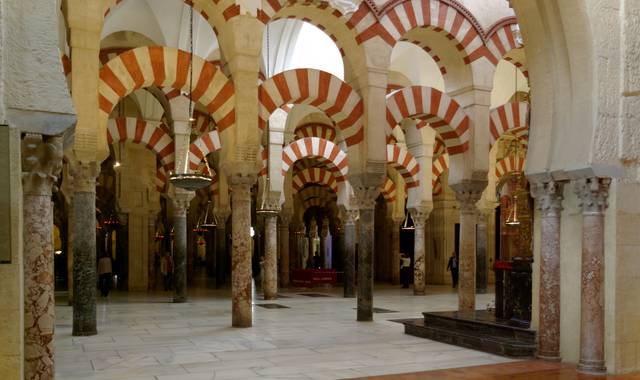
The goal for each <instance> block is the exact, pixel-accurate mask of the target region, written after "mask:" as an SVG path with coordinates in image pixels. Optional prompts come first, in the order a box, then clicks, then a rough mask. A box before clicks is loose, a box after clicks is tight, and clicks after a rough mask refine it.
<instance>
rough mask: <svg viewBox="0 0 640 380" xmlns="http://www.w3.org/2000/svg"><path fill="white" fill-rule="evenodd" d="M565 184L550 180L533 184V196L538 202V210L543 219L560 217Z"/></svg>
mask: <svg viewBox="0 0 640 380" xmlns="http://www.w3.org/2000/svg"><path fill="white" fill-rule="evenodd" d="M563 190H564V182H558V181H554V180H550V181H548V182H531V195H532V196H533V197H534V198H535V199H536V200H537V201H538V202H537V208H538V210H540V213H541V214H542V217H543V218H544V217H548V216H552V217H555V216H560V213H561V212H562V200H563V199H564V196H563Z"/></svg>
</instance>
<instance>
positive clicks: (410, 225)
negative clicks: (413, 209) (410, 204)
mask: <svg viewBox="0 0 640 380" xmlns="http://www.w3.org/2000/svg"><path fill="white" fill-rule="evenodd" d="M415 229H416V226H415V223H414V222H413V218H412V217H411V213H410V212H409V210H407V211H406V213H405V216H404V223H402V230H403V231H413V230H415Z"/></svg>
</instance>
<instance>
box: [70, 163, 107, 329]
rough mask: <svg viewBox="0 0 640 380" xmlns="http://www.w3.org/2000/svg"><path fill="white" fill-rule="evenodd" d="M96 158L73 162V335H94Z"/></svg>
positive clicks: (97, 171)
mask: <svg viewBox="0 0 640 380" xmlns="http://www.w3.org/2000/svg"><path fill="white" fill-rule="evenodd" d="M99 173H100V164H98V163H97V162H73V163H72V164H71V176H72V177H73V187H74V195H73V221H72V223H73V231H74V235H73V286H74V292H73V336H88V335H96V334H97V333H98V331H97V329H96V287H97V283H98V278H97V275H96V265H97V264H96V177H97V176H98V174H99Z"/></svg>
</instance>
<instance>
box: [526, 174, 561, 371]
mask: <svg viewBox="0 0 640 380" xmlns="http://www.w3.org/2000/svg"><path fill="white" fill-rule="evenodd" d="M563 187H564V185H563V184H562V183H561V182H555V181H550V182H546V183H532V193H533V195H534V197H535V198H536V199H537V202H536V203H537V206H538V210H540V235H541V237H540V243H541V245H540V293H539V294H540V301H539V302H538V304H539V318H538V352H537V354H536V355H537V357H538V358H540V359H543V360H550V361H560V215H561V213H562V190H563Z"/></svg>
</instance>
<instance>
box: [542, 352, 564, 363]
mask: <svg viewBox="0 0 640 380" xmlns="http://www.w3.org/2000/svg"><path fill="white" fill-rule="evenodd" d="M536 358H538V359H540V360H544V361H546V362H555V363H559V362H561V361H562V358H561V357H560V353H559V352H538V353H536Z"/></svg>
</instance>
